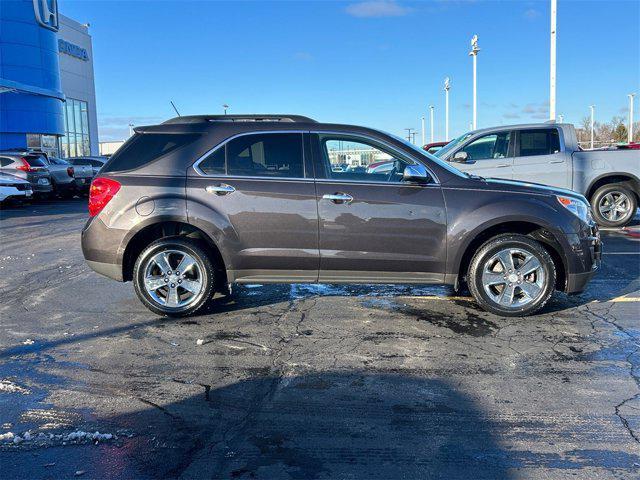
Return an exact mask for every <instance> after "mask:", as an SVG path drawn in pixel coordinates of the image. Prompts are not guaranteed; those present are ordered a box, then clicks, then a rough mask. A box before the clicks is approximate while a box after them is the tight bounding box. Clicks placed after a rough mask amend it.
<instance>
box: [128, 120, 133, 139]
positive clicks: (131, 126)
mask: <svg viewBox="0 0 640 480" xmlns="http://www.w3.org/2000/svg"><path fill="white" fill-rule="evenodd" d="M129 136H130V137H133V123H130V124H129Z"/></svg>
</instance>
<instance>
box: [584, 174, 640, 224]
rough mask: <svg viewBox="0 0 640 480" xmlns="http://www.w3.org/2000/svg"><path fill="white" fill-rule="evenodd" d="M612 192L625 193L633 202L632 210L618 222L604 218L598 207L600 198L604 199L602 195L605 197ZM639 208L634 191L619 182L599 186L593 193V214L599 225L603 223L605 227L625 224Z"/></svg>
mask: <svg viewBox="0 0 640 480" xmlns="http://www.w3.org/2000/svg"><path fill="white" fill-rule="evenodd" d="M611 192H620V193H624V194H625V195H626V196H627V198H628V199H629V201H630V202H631V211H630V212H629V213H628V214H627V216H626V217H624V218H623V219H621V220H618V221H617V222H612V221H611V220H607V219H606V218H604V217H603V216H602V215H601V214H600V208H599V207H598V204H599V203H600V200H602V197H604V196H605V195H607V194H608V193H611ZM637 208H638V203H637V201H636V197H635V195H634V194H633V192H632V191H631V190H629V189H628V188H626V187H624V186H622V185H619V184H610V185H604V186H602V187H600V188H598V190H596V192H595V193H594V194H593V197H592V199H591V209H592V210H593V216H594V217H595V219H596V221H597V223H598V224H599V225H602V226H603V227H623V226H625V225H626V224H628V223H629V222H630V221H631V220H632V219H633V217H634V215H635V211H636V209H637Z"/></svg>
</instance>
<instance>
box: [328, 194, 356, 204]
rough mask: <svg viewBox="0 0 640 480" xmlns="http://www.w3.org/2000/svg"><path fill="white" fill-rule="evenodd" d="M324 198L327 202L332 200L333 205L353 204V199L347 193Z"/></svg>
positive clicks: (329, 195)
mask: <svg viewBox="0 0 640 480" xmlns="http://www.w3.org/2000/svg"><path fill="white" fill-rule="evenodd" d="M322 198H324V199H325V200H331V201H332V202H333V203H337V204H340V203H351V202H353V197H352V196H351V195H349V194H347V193H340V192H337V193H327V194H326V195H323V196H322Z"/></svg>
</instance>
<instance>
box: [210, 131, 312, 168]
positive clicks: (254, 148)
mask: <svg viewBox="0 0 640 480" xmlns="http://www.w3.org/2000/svg"><path fill="white" fill-rule="evenodd" d="M198 167H199V168H200V170H201V171H202V172H203V173H204V174H205V175H224V174H225V173H226V174H227V175H230V176H237V177H276V178H277V177H279V178H304V155H303V148H302V134H301V133H260V134H255V135H253V134H252V135H243V136H240V137H237V138H234V139H233V140H230V141H229V142H227V143H226V144H225V145H223V146H222V147H220V148H218V149H217V150H215V151H214V152H212V153H211V154H209V156H207V157H206V158H205V159H204V160H202V161H201V162H200V164H199V165H198Z"/></svg>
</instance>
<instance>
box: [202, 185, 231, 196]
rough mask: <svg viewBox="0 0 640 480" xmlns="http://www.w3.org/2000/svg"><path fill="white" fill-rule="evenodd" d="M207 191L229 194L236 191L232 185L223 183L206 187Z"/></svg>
mask: <svg viewBox="0 0 640 480" xmlns="http://www.w3.org/2000/svg"><path fill="white" fill-rule="evenodd" d="M205 190H206V191H207V193H215V194H216V195H227V194H229V193H233V192H235V191H236V189H235V188H233V187H232V186H231V185H227V184H226V183H221V184H220V185H209V186H207V188H206V189H205Z"/></svg>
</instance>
